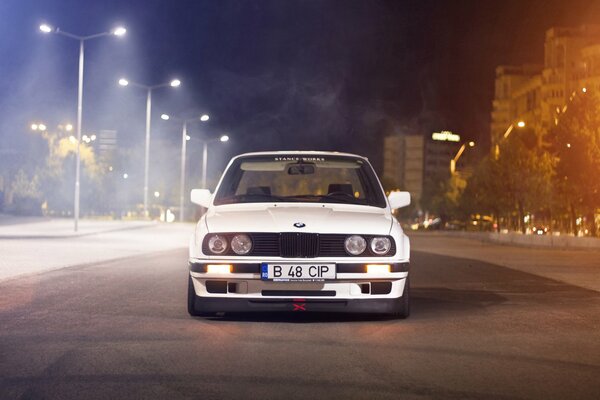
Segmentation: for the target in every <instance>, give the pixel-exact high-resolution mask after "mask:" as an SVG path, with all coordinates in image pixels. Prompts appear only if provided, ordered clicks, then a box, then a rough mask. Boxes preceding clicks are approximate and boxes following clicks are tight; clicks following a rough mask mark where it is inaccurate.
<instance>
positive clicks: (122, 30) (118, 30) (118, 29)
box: [112, 26, 127, 36]
mask: <svg viewBox="0 0 600 400" xmlns="http://www.w3.org/2000/svg"><path fill="white" fill-rule="evenodd" d="M112 33H113V35H115V36H123V35H124V34H126V33H127V29H125V28H123V27H122V26H118V27H116V28H115V29H114V30H113V32H112Z"/></svg>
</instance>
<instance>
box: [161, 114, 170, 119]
mask: <svg viewBox="0 0 600 400" xmlns="http://www.w3.org/2000/svg"><path fill="white" fill-rule="evenodd" d="M169 118H171V117H169V115H168V114H161V115H160V119H163V120H165V121H168V120H169Z"/></svg>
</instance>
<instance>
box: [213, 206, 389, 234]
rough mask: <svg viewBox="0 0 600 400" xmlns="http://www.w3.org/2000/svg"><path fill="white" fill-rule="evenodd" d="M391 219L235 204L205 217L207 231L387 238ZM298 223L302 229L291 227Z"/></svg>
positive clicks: (364, 210) (369, 213)
mask: <svg viewBox="0 0 600 400" xmlns="http://www.w3.org/2000/svg"><path fill="white" fill-rule="evenodd" d="M392 218H393V217H392V216H391V215H390V214H389V212H387V210H386V209H382V208H378V207H368V206H356V205H346V204H335V205H329V204H328V205H323V204H308V205H305V204H303V205H302V206H299V205H297V204H284V205H281V203H278V204H277V205H274V204H268V205H266V204H263V203H260V204H236V205H223V206H218V207H213V208H211V209H210V210H209V212H208V213H207V215H206V224H207V227H208V231H209V232H313V233H361V234H365V235H388V234H389V232H390V229H391V226H392ZM296 223H301V224H304V225H305V226H304V227H302V228H298V227H295V226H294V224H296Z"/></svg>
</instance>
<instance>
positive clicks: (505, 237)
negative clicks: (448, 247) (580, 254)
mask: <svg viewBox="0 0 600 400" xmlns="http://www.w3.org/2000/svg"><path fill="white" fill-rule="evenodd" d="M424 233H425V232H423V234H424ZM429 233H430V234H431V233H433V232H429ZM407 234H408V235H409V237H410V232H407ZM418 234H421V232H419V233H418ZM433 234H434V235H440V236H450V237H458V238H462V239H471V240H477V241H480V242H484V243H494V244H498V245H503V246H517V247H529V248H531V247H535V248H541V249H543V248H546V249H560V250H588V251H600V239H597V238H589V237H582V238H580V237H573V236H556V237H553V236H536V235H521V234H510V233H508V234H503V233H496V232H464V231H435V233H433Z"/></svg>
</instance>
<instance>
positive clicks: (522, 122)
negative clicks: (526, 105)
mask: <svg viewBox="0 0 600 400" xmlns="http://www.w3.org/2000/svg"><path fill="white" fill-rule="evenodd" d="M517 126H518V127H519V128H524V127H525V121H519V122H517Z"/></svg>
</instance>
